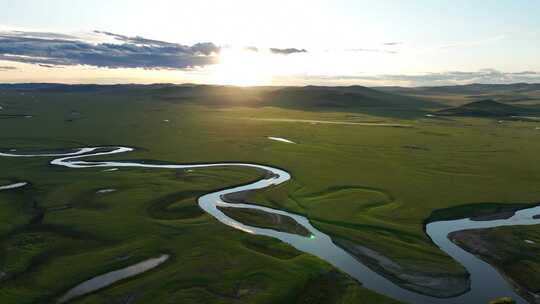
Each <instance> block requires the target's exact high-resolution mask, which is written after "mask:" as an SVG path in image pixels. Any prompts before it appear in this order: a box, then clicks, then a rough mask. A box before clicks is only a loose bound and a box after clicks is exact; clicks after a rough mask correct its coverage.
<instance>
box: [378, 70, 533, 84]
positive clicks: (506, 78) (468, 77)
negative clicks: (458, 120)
mask: <svg viewBox="0 0 540 304" xmlns="http://www.w3.org/2000/svg"><path fill="white" fill-rule="evenodd" d="M380 78H383V79H386V80H391V81H405V82H411V83H414V84H415V85H445V84H450V85H452V84H469V83H492V84H504V83H516V82H540V72H535V71H523V72H501V71H498V70H495V69H483V70H479V71H475V72H463V71H448V72H442V73H427V74H421V75H382V76H380Z"/></svg>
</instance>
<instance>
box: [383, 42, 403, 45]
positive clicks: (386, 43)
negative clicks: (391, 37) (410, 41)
mask: <svg viewBox="0 0 540 304" xmlns="http://www.w3.org/2000/svg"><path fill="white" fill-rule="evenodd" d="M401 44H403V42H385V43H383V44H382V45H384V46H396V45H401Z"/></svg>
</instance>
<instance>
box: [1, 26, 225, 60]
mask: <svg viewBox="0 0 540 304" xmlns="http://www.w3.org/2000/svg"><path fill="white" fill-rule="evenodd" d="M94 34H96V35H102V36H104V37H105V38H109V39H111V40H112V41H113V42H97V43H96V42H95V41H93V42H89V41H84V39H82V38H80V37H76V36H72V35H65V34H57V33H45V32H44V33H36V32H21V31H10V32H0V60H4V61H14V62H22V63H30V64H41V65H51V66H70V65H89V66H95V67H107V68H147V69H187V68H192V67H197V66H206V65H211V64H215V63H217V62H218V57H219V56H218V54H219V52H220V50H221V49H220V47H218V46H216V45H215V44H213V43H209V42H207V43H197V44H194V45H192V46H186V45H181V44H177V43H170V42H165V41H159V40H152V39H146V38H143V37H128V36H123V35H118V34H113V33H109V32H94Z"/></svg>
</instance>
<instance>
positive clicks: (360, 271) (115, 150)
mask: <svg viewBox="0 0 540 304" xmlns="http://www.w3.org/2000/svg"><path fill="white" fill-rule="evenodd" d="M133 150H134V149H133V148H129V147H88V148H81V149H79V150H76V151H73V152H69V153H43V154H39V153H38V154H13V153H0V156H4V157H55V159H53V160H52V161H51V164H52V165H57V166H64V167H68V168H73V169H83V168H96V167H102V168H122V167H139V168H149V169H194V168H208V167H248V168H256V169H261V170H264V171H267V172H270V173H271V174H269V175H268V176H269V177H267V178H264V179H261V180H258V181H256V182H253V183H251V184H248V185H244V186H239V187H232V188H229V189H225V190H221V191H217V192H213V193H209V194H206V195H204V196H202V197H200V198H199V205H200V207H201V208H202V209H203V210H205V211H206V212H208V213H209V214H211V215H212V216H213V217H215V218H216V219H217V220H218V221H220V222H221V223H223V224H225V225H228V226H231V227H233V228H236V229H238V230H242V231H245V232H248V233H251V234H257V235H265V236H269V237H273V238H276V239H279V240H281V241H283V242H286V243H288V244H291V245H292V246H294V247H295V248H297V249H298V250H301V251H303V252H306V253H309V254H312V255H315V256H317V257H319V258H321V259H323V260H325V261H327V262H328V263H330V264H332V265H333V266H335V267H336V268H338V269H340V270H341V271H343V272H345V273H347V274H349V275H350V276H351V277H353V278H355V279H356V280H358V281H359V282H361V283H362V286H363V287H365V288H368V289H371V290H373V291H375V292H378V293H380V294H384V295H386V296H389V297H392V298H395V299H397V300H401V301H404V302H407V303H418V304H423V303H426V304H428V303H434V304H436V303H441V304H447V303H452V304H462V303H487V302H489V301H490V300H493V299H495V298H499V297H512V298H513V299H515V300H516V301H517V303H527V302H526V301H525V300H524V299H523V298H522V297H520V296H519V295H518V294H517V293H515V292H514V290H513V288H512V286H511V285H510V284H509V283H508V282H507V281H506V280H505V279H504V278H503V276H501V275H500V274H499V272H498V271H497V270H496V269H495V268H493V267H492V266H491V265H489V264H487V263H485V262H483V261H482V260H480V259H479V258H477V257H476V256H474V255H472V254H470V253H468V252H466V251H465V250H463V249H461V248H460V247H459V246H457V245H455V244H454V243H453V242H451V241H450V240H449V239H448V234H450V233H452V232H455V231H461V230H465V229H477V228H491V227H499V226H516V225H535V224H540V219H534V218H533V216H534V215H536V214H540V207H535V208H530V209H525V210H521V211H518V212H516V213H515V215H514V216H512V217H511V218H508V219H503V220H501V219H498V220H491V221H473V220H470V219H460V220H452V221H439V222H432V223H429V224H428V225H427V226H426V233H427V234H428V236H429V237H430V238H431V239H432V240H433V242H434V243H435V244H436V245H437V246H438V247H439V248H441V250H443V251H444V252H446V253H447V254H448V255H450V256H451V257H452V258H454V259H455V260H456V261H458V262H459V263H461V264H462V265H463V266H464V267H465V268H466V269H467V271H468V272H469V273H470V279H471V286H470V289H469V290H468V291H466V292H465V293H463V294H461V295H459V296H456V297H451V298H436V297H432V296H428V295H424V294H420V293H417V292H414V291H411V290H409V289H405V288H403V287H402V286H399V285H397V284H395V283H394V282H392V281H391V280H389V279H387V278H386V277H385V276H383V275H381V274H379V273H377V272H376V271H374V270H372V269H370V268H369V267H367V266H366V265H364V264H363V263H362V262H360V261H359V260H358V259H357V258H355V257H354V256H353V255H351V254H350V253H348V252H347V251H345V250H344V249H342V248H341V247H339V246H337V245H336V244H335V243H334V242H333V241H332V238H330V237H329V236H328V235H326V234H324V233H322V232H321V231H319V230H317V229H316V228H314V227H313V226H312V225H311V224H310V222H309V219H308V218H306V217H303V216H300V215H297V214H293V213H289V212H286V211H283V210H276V209H272V208H267V207H262V206H257V205H251V204H231V203H227V202H225V201H224V200H223V197H224V196H225V195H228V194H233V193H237V192H241V191H247V190H256V189H263V188H267V187H270V186H274V185H279V184H282V183H284V182H286V181H288V180H290V179H291V176H290V174H289V173H288V172H286V171H284V170H281V169H277V168H273V167H270V166H265V165H259V164H250V163H214V164H151V163H147V162H145V163H142V162H131V161H85V160H82V159H83V158H88V157H96V156H107V155H113V154H119V153H126V152H131V151H133ZM218 207H221V208H247V209H255V210H262V211H265V212H268V213H273V214H277V215H283V216H288V217H290V218H292V219H294V220H295V221H296V222H297V223H298V224H300V225H302V226H303V227H305V228H306V229H307V230H309V232H310V233H311V236H309V237H304V236H300V235H296V234H291V233H287V232H281V231H276V230H273V229H265V228H258V227H252V226H249V225H245V224H243V223H241V222H239V221H236V220H234V219H232V218H230V217H228V216H227V215H225V214H224V213H223V212H221V211H220V210H219V208H218ZM102 276H105V277H108V276H106V274H104V275H102ZM120 277H122V276H120ZM94 279H95V278H94ZM94 279H92V280H94ZM90 281H91V280H90ZM98 281H99V280H98ZM94 283H95V284H97V287H98V288H95V289H92V288H87V289H88V290H89V291H88V292H91V291H94V290H97V289H99V288H102V287H105V286H106V285H107V284H101V283H99V282H97V283H96V282H95V281H94ZM82 284H84V282H83V283H82ZM78 286H80V285H78ZM86 287H88V286H86ZM78 295H82V293H81V294H78Z"/></svg>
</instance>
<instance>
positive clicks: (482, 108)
mask: <svg viewBox="0 0 540 304" xmlns="http://www.w3.org/2000/svg"><path fill="white" fill-rule="evenodd" d="M533 112H534V111H533V110H531V109H528V108H522V107H516V106H511V105H507V104H504V103H500V102H497V101H494V100H490V99H486V100H480V101H475V102H471V103H468V104H465V105H462V106H459V107H455V108H450V109H444V110H441V111H438V112H437V114H438V115H446V116H474V117H507V116H518V115H526V114H531V113H533Z"/></svg>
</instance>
